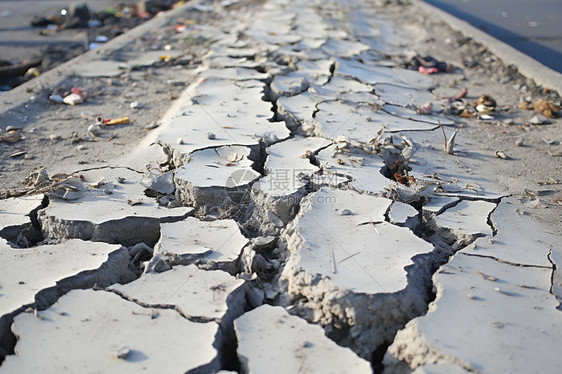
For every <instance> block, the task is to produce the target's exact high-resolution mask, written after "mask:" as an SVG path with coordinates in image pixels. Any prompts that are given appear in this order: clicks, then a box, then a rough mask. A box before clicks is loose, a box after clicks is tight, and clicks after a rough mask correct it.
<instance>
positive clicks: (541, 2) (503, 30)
mask: <svg viewBox="0 0 562 374" xmlns="http://www.w3.org/2000/svg"><path fill="white" fill-rule="evenodd" d="M425 1H426V2H427V3H429V4H432V5H434V6H437V7H438V8H440V9H442V10H444V11H446V12H448V13H450V14H452V15H454V16H456V17H458V18H460V19H463V20H465V21H467V22H469V23H470V24H472V25H473V26H476V27H478V28H480V29H481V30H483V31H485V32H487V33H488V34H490V35H492V36H493V37H495V38H497V39H499V40H501V41H503V42H504V43H506V44H509V45H511V46H512V47H514V48H516V49H518V50H519V51H521V52H523V53H525V54H527V55H529V56H531V57H532V58H534V59H535V60H537V61H539V62H541V63H542V64H544V65H546V66H548V67H550V68H551V69H553V70H556V71H558V72H560V73H562V0H492V1H490V0H425Z"/></svg>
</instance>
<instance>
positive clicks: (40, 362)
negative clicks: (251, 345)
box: [0, 290, 220, 373]
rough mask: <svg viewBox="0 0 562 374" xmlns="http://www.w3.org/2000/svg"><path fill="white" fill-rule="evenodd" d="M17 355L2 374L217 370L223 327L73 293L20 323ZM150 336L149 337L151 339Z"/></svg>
mask: <svg viewBox="0 0 562 374" xmlns="http://www.w3.org/2000/svg"><path fill="white" fill-rule="evenodd" d="M12 329H13V331H14V333H15V334H16V335H17V336H18V343H17V344H16V353H17V355H12V356H7V357H6V360H5V361H4V363H3V364H2V366H0V373H16V372H18V373H32V372H41V373H61V372H76V373H77V372H85V371H97V372H103V373H138V372H139V371H142V370H147V371H149V372H168V373H171V372H176V373H177V372H186V371H189V370H191V369H194V368H197V367H200V366H203V365H208V364H209V363H212V362H214V363H215V364H214V365H211V367H210V368H209V369H210V370H209V371H212V370H213V369H214V370H218V369H219V368H220V366H219V365H218V363H217V351H216V349H215V348H214V347H213V342H214V340H215V335H216V334H217V331H218V325H217V324H216V323H214V322H211V323H194V322H190V321H188V320H186V319H185V318H183V317H181V316H180V315H179V313H177V312H176V311H174V310H158V315H157V316H156V318H154V314H153V313H151V310H150V309H146V308H142V307H140V306H138V305H136V304H135V303H132V302H130V301H126V300H123V299H122V298H120V297H119V296H117V295H115V294H113V293H111V292H104V291H92V290H78V291H72V292H69V293H68V294H67V295H65V296H63V297H62V298H61V299H60V300H59V301H58V302H57V303H56V304H54V305H53V306H52V307H50V308H49V309H47V310H45V311H41V312H38V313H37V316H34V315H33V313H23V314H21V315H19V316H17V317H16V318H15V319H14V325H13V328H12ZM147 337H149V338H147Z"/></svg>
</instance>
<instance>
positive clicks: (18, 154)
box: [9, 151, 27, 158]
mask: <svg viewBox="0 0 562 374" xmlns="http://www.w3.org/2000/svg"><path fill="white" fill-rule="evenodd" d="M26 153H27V152H26V151H17V152H14V153H12V154H11V155H10V156H9V157H10V158H16V157H20V156H23V155H25V154H26Z"/></svg>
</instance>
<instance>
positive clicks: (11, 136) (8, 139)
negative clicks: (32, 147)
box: [0, 131, 25, 144]
mask: <svg viewBox="0 0 562 374" xmlns="http://www.w3.org/2000/svg"><path fill="white" fill-rule="evenodd" d="M24 139H25V136H23V135H21V134H20V133H18V132H15V131H9V132H8V135H0V143H8V144H13V143H17V142H19V141H20V140H24Z"/></svg>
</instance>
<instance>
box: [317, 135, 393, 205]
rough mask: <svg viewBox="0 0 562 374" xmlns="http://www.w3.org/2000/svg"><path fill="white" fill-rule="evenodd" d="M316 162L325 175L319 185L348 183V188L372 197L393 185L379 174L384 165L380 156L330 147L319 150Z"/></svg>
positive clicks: (356, 150)
mask: <svg viewBox="0 0 562 374" xmlns="http://www.w3.org/2000/svg"><path fill="white" fill-rule="evenodd" d="M316 160H318V162H319V163H320V167H321V168H322V170H323V172H324V175H325V176H324V178H323V180H321V181H319V182H321V183H326V182H328V184H329V185H331V186H339V185H341V184H343V183H345V182H348V181H349V183H348V184H347V185H348V186H349V188H351V189H353V190H356V191H358V192H361V193H363V192H366V193H369V194H373V195H382V194H383V193H385V192H386V191H387V190H388V189H389V188H390V187H391V186H392V185H394V184H395V182H393V181H391V180H390V179H388V178H386V177H385V176H384V175H383V174H382V173H381V170H382V169H383V168H384V166H385V164H384V161H383V159H382V158H381V157H380V156H378V155H372V154H367V153H366V152H364V151H362V150H359V149H352V150H351V151H349V152H347V151H342V150H340V149H338V146H337V145H331V146H330V147H328V148H326V149H323V150H321V151H320V152H319V153H318V155H317V156H316Z"/></svg>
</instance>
